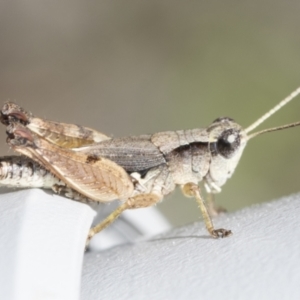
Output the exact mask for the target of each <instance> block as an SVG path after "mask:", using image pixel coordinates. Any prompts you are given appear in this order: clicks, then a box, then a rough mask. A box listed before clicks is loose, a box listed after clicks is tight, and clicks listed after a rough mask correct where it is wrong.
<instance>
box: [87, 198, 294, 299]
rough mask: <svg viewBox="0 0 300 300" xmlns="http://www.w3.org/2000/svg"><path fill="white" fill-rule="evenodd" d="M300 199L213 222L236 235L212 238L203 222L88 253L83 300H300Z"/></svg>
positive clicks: (282, 201)
mask: <svg viewBox="0 0 300 300" xmlns="http://www.w3.org/2000/svg"><path fill="white" fill-rule="evenodd" d="M299 198H300V195H293V196H290V197H286V198H283V199H281V200H278V201H274V202H270V203H266V204H263V205H258V206H253V207H250V208H247V209H244V210H242V211H238V212H236V213H233V214H228V215H224V216H221V217H219V218H217V219H216V220H215V225H216V228H218V227H224V228H227V229H232V231H233V233H234V234H233V236H231V237H230V238H226V239H219V240H214V239H211V238H209V237H208V235H207V232H206V230H205V229H204V226H203V224H202V223H201V222H199V223H195V224H192V225H190V226H186V227H182V228H178V229H174V230H172V231H170V232H169V233H168V234H165V235H161V236H159V237H157V238H155V239H153V240H152V241H144V242H139V243H137V244H135V245H123V246H118V247H116V248H113V249H110V250H107V251H104V252H101V253H87V255H86V256H85V259H84V266H83V279H82V297H81V300H94V299H103V300H105V299H118V300H121V299H133V300H134V299H139V300H141V299H151V300H154V299H166V300H168V299H209V300H214V299H220V300H221V299H222V300H223V299H243V300H244V299H245V300H250V299H271V300H276V299H280V300H282V299H289V300H293V299H295V300H296V299H297V300H298V299H300V199H299Z"/></svg>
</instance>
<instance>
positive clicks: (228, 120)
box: [213, 117, 234, 123]
mask: <svg viewBox="0 0 300 300" xmlns="http://www.w3.org/2000/svg"><path fill="white" fill-rule="evenodd" d="M223 122H234V120H233V119H231V118H228V117H220V118H217V119H215V120H214V121H213V123H223Z"/></svg>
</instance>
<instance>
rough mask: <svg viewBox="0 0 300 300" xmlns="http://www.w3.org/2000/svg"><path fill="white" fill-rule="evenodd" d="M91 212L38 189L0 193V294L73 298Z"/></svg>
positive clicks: (12, 299) (27, 299)
mask: <svg viewBox="0 0 300 300" xmlns="http://www.w3.org/2000/svg"><path fill="white" fill-rule="evenodd" d="M94 215H95V212H94V211H93V210H92V209H91V208H90V207H89V206H87V205H85V204H81V203H78V202H75V201H71V200H68V199H66V198H62V197H59V196H56V195H51V194H47V193H45V192H44V191H42V190H38V189H31V190H23V191H19V192H13V193H7V194H2V195H0V299H3V300H36V299H42V300H50V299H51V300H54V299H55V300H57V299H59V300H76V299H79V292H80V275H81V268H82V259H83V253H84V247H85V241H86V237H87V234H88V231H89V228H90V225H91V223H92V220H93V217H94Z"/></svg>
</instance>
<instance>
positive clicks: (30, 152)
mask: <svg viewBox="0 0 300 300" xmlns="http://www.w3.org/2000/svg"><path fill="white" fill-rule="evenodd" d="M11 131H12V135H13V138H11V139H10V140H9V144H10V145H11V146H12V148H13V149H14V150H15V151H17V152H19V153H22V154H24V155H26V156H29V157H30V158H32V159H33V160H35V161H37V162H39V163H40V164H41V165H42V166H44V167H45V168H46V169H48V170H49V171H51V172H52V173H53V174H54V175H56V176H57V177H58V178H59V179H61V180H62V181H63V182H64V183H66V184H67V185H68V186H69V187H71V188H73V189H74V190H76V191H77V192H79V193H80V194H82V195H84V196H86V197H88V198H90V199H92V200H95V201H100V202H108V201H112V200H115V199H121V200H123V199H127V198H128V197H130V196H131V195H132V192H133V189H134V188H133V183H132V181H131V179H130V177H129V175H128V174H127V173H126V171H125V170H124V169H123V168H122V167H120V166H119V165H117V164H116V163H114V162H113V161H111V160H109V159H106V158H101V157H99V158H95V157H94V156H90V155H87V154H84V153H76V152H73V151H72V150H70V149H64V148H61V147H59V146H56V145H53V144H51V143H49V142H48V141H46V140H44V139H42V138H39V137H38V136H35V135H33V134H32V133H31V132H30V131H29V130H28V129H27V128H25V127H23V126H20V124H17V128H14V129H13V130H11Z"/></svg>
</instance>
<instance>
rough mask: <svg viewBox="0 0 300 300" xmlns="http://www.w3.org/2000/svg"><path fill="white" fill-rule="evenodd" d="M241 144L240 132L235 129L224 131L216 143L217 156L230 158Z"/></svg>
mask: <svg viewBox="0 0 300 300" xmlns="http://www.w3.org/2000/svg"><path fill="white" fill-rule="evenodd" d="M240 143H241V139H240V132H239V130H236V129H228V130H225V131H224V132H223V133H222V134H221V136H220V138H219V139H218V141H217V142H216V145H215V148H216V150H217V153H218V154H221V155H222V156H223V157H225V158H230V157H232V156H233V155H234V153H235V151H236V149H238V148H239V146H240Z"/></svg>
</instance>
